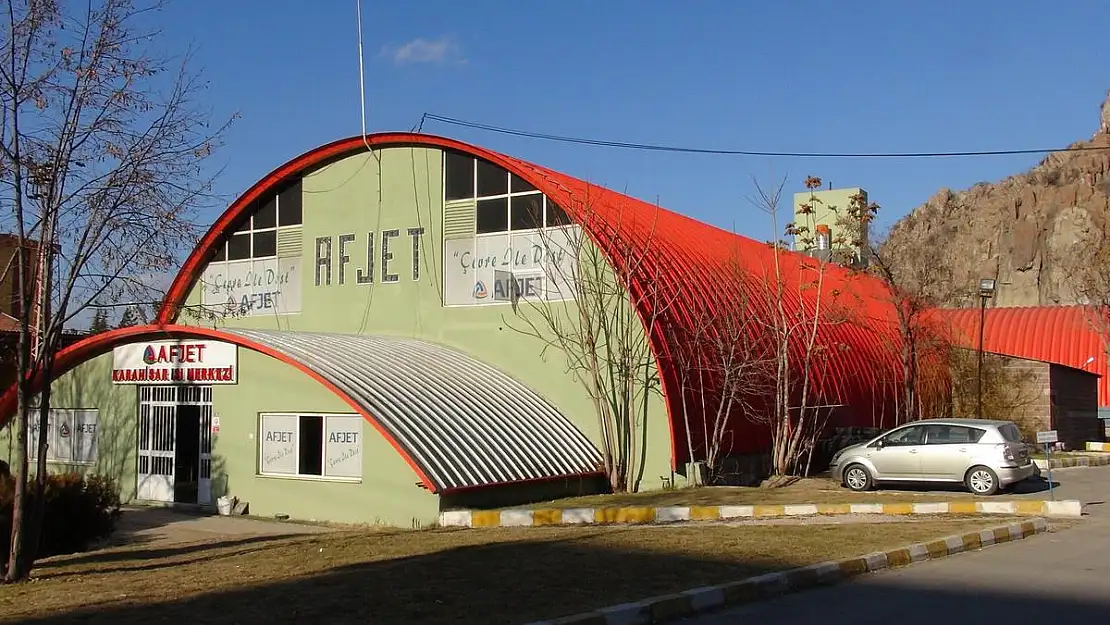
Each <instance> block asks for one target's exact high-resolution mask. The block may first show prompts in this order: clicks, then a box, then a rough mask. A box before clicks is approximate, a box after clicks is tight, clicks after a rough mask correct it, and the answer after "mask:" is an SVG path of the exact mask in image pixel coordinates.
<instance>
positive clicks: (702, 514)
mask: <svg viewBox="0 0 1110 625" xmlns="http://www.w3.org/2000/svg"><path fill="white" fill-rule="evenodd" d="M843 514H873V515H914V514H931V515H937V514H1002V515H1007V516H1046V517H1063V518H1079V517H1080V516H1082V515H1083V504H1082V503H1081V502H1079V501H1078V500H1074V499H1066V500H1061V501H1043V500H1031V499H1017V500H1010V501H977V500H966V501H948V502H928V503H851V504H848V503H839V504H838V503H832V504H829V503H821V504H785V505H783V504H776V505H759V504H755V505H746V506H660V507H649V506H640V507H601V508H565V509H559V508H537V509H528V508H511V509H506V510H448V511H445V512H441V513H440V515H439V525H440V527H467V528H492V527H549V526H552V525H612V524H622V525H629V524H646V523H681V522H686V521H727V520H732V519H749V518H757V519H772V518H781V517H799V516H817V515H823V516H827V515H843Z"/></svg>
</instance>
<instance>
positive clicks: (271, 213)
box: [254, 196, 277, 230]
mask: <svg viewBox="0 0 1110 625" xmlns="http://www.w3.org/2000/svg"><path fill="white" fill-rule="evenodd" d="M276 225H277V197H276V196H275V197H272V198H270V201H269V202H266V203H265V204H262V205H261V207H259V209H258V210H257V211H255V212H254V229H255V230H263V229H266V228H273V227H274V226H276Z"/></svg>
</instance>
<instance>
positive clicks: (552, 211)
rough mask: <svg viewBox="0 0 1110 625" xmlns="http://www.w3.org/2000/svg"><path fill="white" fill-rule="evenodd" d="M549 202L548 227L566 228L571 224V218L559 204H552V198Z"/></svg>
mask: <svg viewBox="0 0 1110 625" xmlns="http://www.w3.org/2000/svg"><path fill="white" fill-rule="evenodd" d="M546 202H547V217H546V220H547V225H548V226H566V225H569V224H570V217H568V216H567V214H566V213H565V212H564V211H563V209H562V208H560V207H559V205H558V204H556V203H555V202H552V201H551V199H550V198H548V199H547V200H546Z"/></svg>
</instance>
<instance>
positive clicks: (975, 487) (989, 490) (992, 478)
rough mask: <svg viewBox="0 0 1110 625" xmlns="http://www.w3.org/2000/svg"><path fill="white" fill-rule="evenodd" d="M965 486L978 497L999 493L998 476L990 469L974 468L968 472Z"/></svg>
mask: <svg viewBox="0 0 1110 625" xmlns="http://www.w3.org/2000/svg"><path fill="white" fill-rule="evenodd" d="M964 485H965V486H967V489H968V490H969V491H971V492H972V493H975V494H976V495H993V494H995V493H997V492H998V490H999V488H998V474H997V473H995V472H994V470H992V469H991V468H990V467H984V466H974V467H971V469H970V470H969V471H968V472H967V477H965V478H964Z"/></svg>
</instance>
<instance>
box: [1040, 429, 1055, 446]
mask: <svg viewBox="0 0 1110 625" xmlns="http://www.w3.org/2000/svg"><path fill="white" fill-rule="evenodd" d="M1059 440H1060V437H1059V435H1058V434H1057V432H1056V430H1046V431H1044V432H1037V444H1038V445H1044V444H1046V443H1056V442H1059Z"/></svg>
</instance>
